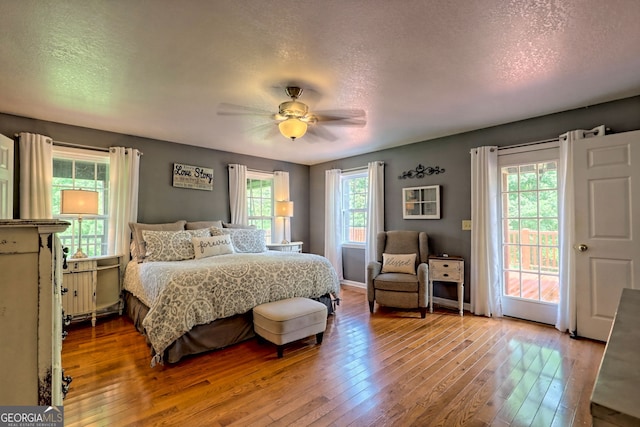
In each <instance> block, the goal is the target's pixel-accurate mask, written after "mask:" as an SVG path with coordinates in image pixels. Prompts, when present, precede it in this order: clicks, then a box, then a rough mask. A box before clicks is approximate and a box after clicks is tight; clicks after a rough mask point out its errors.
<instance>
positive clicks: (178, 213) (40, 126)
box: [0, 113, 309, 251]
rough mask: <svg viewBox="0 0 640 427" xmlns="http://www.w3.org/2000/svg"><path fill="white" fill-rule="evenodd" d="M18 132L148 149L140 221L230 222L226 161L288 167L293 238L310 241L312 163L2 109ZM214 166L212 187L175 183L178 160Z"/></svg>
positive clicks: (2, 123)
mask: <svg viewBox="0 0 640 427" xmlns="http://www.w3.org/2000/svg"><path fill="white" fill-rule="evenodd" d="M19 132H32V133H39V134H42V135H47V136H50V137H51V138H53V139H54V141H64V142H69V143H74V144H81V145H88V146H94V147H110V146H121V147H133V148H138V149H139V150H140V151H142V152H143V153H144V155H143V156H142V158H141V161H140V187H139V189H140V193H139V206H138V222H147V223H159V222H170V221H176V220H178V219H186V220H189V221H197V220H213V219H222V220H224V221H229V218H230V213H229V176H228V172H227V165H228V164H229V163H239V164H244V165H246V166H247V167H248V168H249V169H255V170H262V171H275V170H283V171H288V172H289V178H290V198H291V200H293V201H294V203H295V216H294V217H293V218H291V237H292V240H301V241H303V242H305V247H304V249H305V251H306V250H308V245H306V243H307V242H308V241H309V191H308V189H309V167H308V166H306V165H298V164H294V163H288V162H280V161H275V160H268V159H263V158H260V157H253V156H245V155H240V154H234V153H229V152H225V151H218V150H210V149H206V148H201V147H194V146H189V145H183V144H176V143H172V142H167V141H159V140H154V139H147V138H140V137H136V136H131V135H123V134H118V133H114V132H104V131H100V130H95V129H88V128H82V127H77V126H70V125H64V124H60V123H53V122H47V121H42V120H35V119H29V118H26V117H19V116H13V115H8V114H2V113H0V133H2V134H4V135H6V136H9V137H12V136H13V135H14V134H16V133H19ZM18 150H19V147H18V144H16V177H15V192H14V195H15V197H14V218H18V217H19V206H20V205H19V194H18V193H19V190H18V189H19V162H18V161H17V160H18V159H19V156H18ZM174 162H176V163H184V164H188V165H195V166H204V167H209V168H213V170H214V184H213V191H202V190H193V189H186V188H175V187H173V186H172V171H173V163H174Z"/></svg>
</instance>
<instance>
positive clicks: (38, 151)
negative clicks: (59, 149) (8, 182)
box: [20, 132, 53, 219]
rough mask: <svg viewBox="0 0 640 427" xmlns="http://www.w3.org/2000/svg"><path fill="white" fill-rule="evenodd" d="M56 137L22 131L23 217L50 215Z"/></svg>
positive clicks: (21, 184) (21, 209)
mask: <svg viewBox="0 0 640 427" xmlns="http://www.w3.org/2000/svg"><path fill="white" fill-rule="evenodd" d="M52 180H53V141H52V140H51V138H49V137H48V136H44V135H38V134H34V133H27V132H21V133H20V218H21V219H50V218H52V217H53V211H52V209H51V200H52V191H51V183H52Z"/></svg>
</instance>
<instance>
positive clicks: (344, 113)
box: [312, 109, 367, 121]
mask: <svg viewBox="0 0 640 427" xmlns="http://www.w3.org/2000/svg"><path fill="white" fill-rule="evenodd" d="M312 114H313V115H314V116H316V117H317V118H318V120H319V121H331V120H341V119H365V118H366V117H367V113H366V112H365V111H364V110H359V109H350V110H320V111H313V112H312Z"/></svg>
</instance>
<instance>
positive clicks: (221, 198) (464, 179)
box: [0, 96, 640, 302]
mask: <svg viewBox="0 0 640 427" xmlns="http://www.w3.org/2000/svg"><path fill="white" fill-rule="evenodd" d="M600 124H604V125H606V126H607V127H608V128H610V131H611V133H617V132H626V131H630V130H636V129H640V96H638V97H633V98H627V99H623V100H619V101H614V102H609V103H605V104H599V105H595V106H591V107H587V108H580V109H577V110H571V111H567V112H562V113H557V114H552V115H548V116H543V117H537V118H532V119H529V120H523V121H520V122H515V123H510V124H506V125H501V126H496V127H492V128H487V129H482V130H478V131H473V132H467V133H463V134H458V135H453V136H449V137H445V138H438V139H434V140H430V141H423V142H418V143H414V144H411V145H405V146H402V147H397V148H392V149H388V150H382V151H378V152H374V153H369V154H364V155H361V156H355V157H349V158H345V159H341V160H337V161H333V162H327V163H323V164H319V165H315V166H312V167H308V166H304V165H297V164H293V163H287V162H278V161H274V160H268V159H262V158H259V157H253V156H244V155H240V154H233V153H228V152H224V151H217V150H210V149H206V148H200V147H193V146H187V145H182V144H176V143H172V142H167V141H159V140H153V139H147V138H139V137H135V136H130V135H123V134H118V133H113V132H104V131H100V130H95V129H87V128H81V127H77V126H70V125H64V124H59V123H52V122H46V121H42V120H35V119H29V118H25V117H19V116H13V115H8V114H2V113H0V133H2V134H4V135H7V136H12V135H14V134H15V133H18V132H22V131H26V132H33V133H40V134H44V135H48V136H50V137H52V138H53V139H54V140H58V141H65V142H71V143H76V144H82V145H91V146H96V147H109V146H123V147H134V148H138V149H140V150H141V151H142V152H143V153H144V156H143V158H142V161H141V164H140V196H139V211H138V212H139V213H138V221H140V222H149V223H155V222H165V221H175V220H177V219H187V220H192V221H193V220H207V219H223V220H228V219H229V192H228V175H227V165H228V164H229V163H241V164H245V165H247V166H248V167H249V168H250V169H257V170H264V171H274V170H285V171H288V172H289V174H290V178H291V180H290V185H291V200H293V201H294V202H295V217H294V218H292V220H291V226H292V235H291V237H292V240H301V241H303V242H304V249H305V252H312V253H317V254H323V253H324V171H325V170H327V169H332V168H339V169H349V168H354V167H361V166H366V164H367V163H368V162H370V161H376V160H382V161H384V163H385V229H387V230H393V229H398V230H420V231H426V232H427V233H428V234H429V238H430V250H431V253H434V254H437V253H442V252H446V253H449V254H451V255H461V256H463V257H464V258H465V260H466V269H465V276H466V278H465V283H467V284H468V283H469V271H470V269H471V268H472V266H471V265H470V264H469V259H470V244H471V242H470V240H471V236H470V233H469V232H468V231H463V230H462V229H461V221H462V220H463V219H469V218H470V216H471V205H470V197H471V192H470V187H469V182H470V163H469V150H470V149H471V148H473V147H478V146H482V145H498V146H504V145H513V144H518V143H526V142H531V141H537V140H542V139H548V138H555V137H557V136H558V135H559V134H561V133H563V132H566V131H568V130H571V129H588V128H592V127H595V126H598V125H600ZM16 155H17V154H16ZM174 162H178V163H185V164H190V165H197V166H205V167H211V168H213V169H214V175H215V178H214V179H215V181H214V190H213V191H212V192H207V191H200V190H190V189H182V188H174V187H172V185H171V171H172V164H173V163H174ZM419 163H421V164H423V165H425V166H440V167H441V168H444V169H445V173H444V174H440V175H431V176H428V177H425V178H422V179H406V180H400V179H398V176H399V175H401V174H402V173H403V172H405V171H408V170H411V169H414V168H415V167H416V166H417V165H418V164H419ZM17 173H18V166H16V174H17ZM433 184H439V185H441V186H442V194H441V196H442V206H441V207H442V219H440V220H403V219H402V210H401V191H402V188H403V187H410V186H417V185H433ZM18 186H19V182H18V179H17V175H16V200H15V211H16V215H15V217H16V218H17V217H18V215H17V211H18V206H19V204H18V197H19V195H18V194H17V193H18V191H17V188H18ZM344 263H345V265H344V273H345V279H347V280H352V281H355V282H364V280H365V277H364V271H365V266H364V253H363V251H361V250H358V249H345V251H344ZM452 288H453V287H444V286H442V287H441V286H437V285H436V287H435V289H434V294H435V295H436V296H440V297H444V298H449V299H453V300H455V299H456V297H455V290H453V289H452ZM465 301H467V302H469V286H466V287H465Z"/></svg>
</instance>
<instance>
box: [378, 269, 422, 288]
mask: <svg viewBox="0 0 640 427" xmlns="http://www.w3.org/2000/svg"><path fill="white" fill-rule="evenodd" d="M418 283H419V282H418V276H416V275H415V274H405V273H382V274H380V275H378V277H376V278H375V279H374V286H375V289H382V290H385V291H396V292H418Z"/></svg>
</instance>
